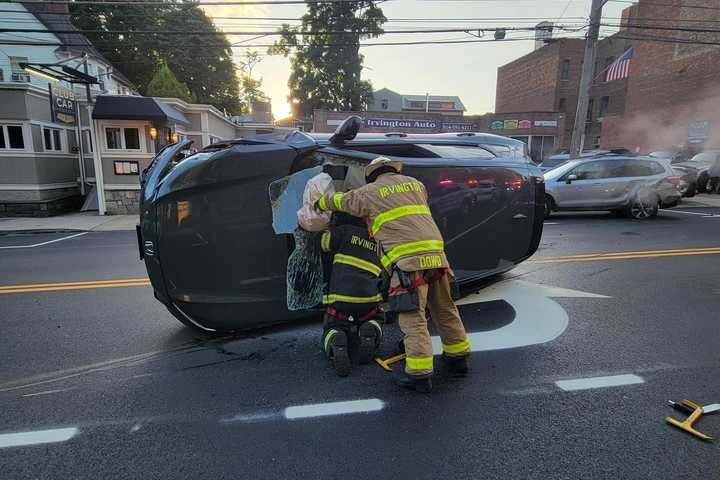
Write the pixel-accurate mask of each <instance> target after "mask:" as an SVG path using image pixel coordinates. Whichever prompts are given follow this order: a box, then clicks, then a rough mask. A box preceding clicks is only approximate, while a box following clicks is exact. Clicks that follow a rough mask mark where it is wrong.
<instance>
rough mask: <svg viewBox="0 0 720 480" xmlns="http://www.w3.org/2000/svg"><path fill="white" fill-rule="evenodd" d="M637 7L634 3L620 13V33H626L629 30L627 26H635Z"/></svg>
mask: <svg viewBox="0 0 720 480" xmlns="http://www.w3.org/2000/svg"><path fill="white" fill-rule="evenodd" d="M638 10H639V5H638V4H637V3H636V4H634V5H630V6H629V7H627V8H626V9H624V10H623V11H622V14H621V17H620V31H621V32H626V31H628V29H629V28H630V27H629V25H632V24H635V23H636V20H637V17H638Z"/></svg>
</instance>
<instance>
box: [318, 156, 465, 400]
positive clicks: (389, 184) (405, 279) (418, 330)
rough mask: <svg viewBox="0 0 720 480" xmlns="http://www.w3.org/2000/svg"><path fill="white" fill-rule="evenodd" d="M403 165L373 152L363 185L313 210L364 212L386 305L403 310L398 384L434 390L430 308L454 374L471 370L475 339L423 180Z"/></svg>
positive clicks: (328, 197)
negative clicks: (454, 288) (386, 279)
mask: <svg viewBox="0 0 720 480" xmlns="http://www.w3.org/2000/svg"><path fill="white" fill-rule="evenodd" d="M401 171H402V162H400V161H396V160H391V159H389V158H385V157H379V158H376V159H375V160H373V161H372V162H371V163H370V164H369V165H368V166H367V167H366V168H365V178H366V180H367V184H366V185H364V186H363V187H360V188H357V189H355V190H351V191H349V192H346V193H335V194H331V193H328V194H326V195H324V196H323V197H321V198H320V199H319V200H318V202H317V203H316V208H318V209H319V210H323V211H325V210H332V211H342V212H346V213H349V214H350V215H354V216H357V217H365V218H366V220H367V224H368V229H369V231H370V234H371V235H372V236H373V238H374V239H375V241H376V243H377V244H378V255H379V256H380V262H381V264H382V266H383V267H384V268H385V269H387V270H388V272H390V273H391V280H390V289H389V291H388V295H389V296H388V303H389V305H390V309H391V310H395V311H397V312H399V324H400V329H401V330H402V332H403V334H404V346H405V353H406V355H407V357H406V359H405V372H404V373H403V374H401V375H398V376H396V377H395V379H396V382H397V383H398V384H399V385H401V386H403V387H406V388H410V389H415V390H417V391H422V392H429V391H430V390H431V389H432V381H431V377H432V374H433V350H432V343H431V341H430V333H429V332H428V325H427V319H426V317H425V310H426V308H427V309H429V310H430V315H431V317H432V319H433V321H434V322H435V324H436V326H437V329H438V332H439V333H440V338H441V339H442V348H443V355H442V360H443V362H444V364H445V366H446V367H447V369H448V370H449V371H450V372H451V373H453V374H455V375H464V374H466V373H467V370H468V366H467V355H468V353H469V352H470V341H469V339H468V337H467V335H466V334H465V328H464V326H463V323H462V320H461V319H460V315H459V313H458V309H457V307H456V306H455V303H454V302H453V300H452V296H451V289H450V281H451V278H450V276H451V275H452V273H451V271H450V268H449V267H450V266H449V264H448V260H447V258H446V256H445V252H444V243H443V239H442V235H441V234H440V230H439V229H438V227H437V225H436V224H435V221H434V220H433V218H432V216H431V214H430V208H429V207H428V203H427V192H426V191H425V186H424V185H423V184H422V182H420V181H418V180H416V179H415V178H412V177H408V176H405V175H402V174H401V173H400V172H401Z"/></svg>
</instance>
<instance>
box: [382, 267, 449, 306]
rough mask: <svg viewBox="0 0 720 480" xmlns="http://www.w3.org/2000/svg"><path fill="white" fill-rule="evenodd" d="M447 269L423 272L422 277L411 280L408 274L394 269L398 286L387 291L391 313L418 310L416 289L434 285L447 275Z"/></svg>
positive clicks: (418, 303) (418, 302)
mask: <svg viewBox="0 0 720 480" xmlns="http://www.w3.org/2000/svg"><path fill="white" fill-rule="evenodd" d="M447 271H448V269H447V268H435V269H432V270H424V271H423V273H422V275H419V276H417V277H416V278H415V279H412V278H411V276H410V273H409V272H404V271H402V270H400V269H399V268H396V269H395V271H394V272H393V274H395V275H397V277H398V281H399V282H400V285H399V286H395V287H390V288H389V289H388V306H389V310H390V311H391V312H414V311H415V310H418V309H419V308H420V297H419V296H418V291H417V289H418V287H420V286H422V285H427V284H430V283H434V282H436V281H438V280H440V278H442V276H443V275H445V274H446V273H447Z"/></svg>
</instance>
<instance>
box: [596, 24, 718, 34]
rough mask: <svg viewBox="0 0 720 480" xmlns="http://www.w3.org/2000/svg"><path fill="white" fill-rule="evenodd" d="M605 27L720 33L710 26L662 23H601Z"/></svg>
mask: <svg viewBox="0 0 720 480" xmlns="http://www.w3.org/2000/svg"><path fill="white" fill-rule="evenodd" d="M600 25H602V26H604V27H621V26H626V27H627V28H628V29H633V30H669V31H677V32H697V33H720V29H708V28H692V27H665V26H661V25H634V24H628V25H620V24H609V23H601V24H600Z"/></svg>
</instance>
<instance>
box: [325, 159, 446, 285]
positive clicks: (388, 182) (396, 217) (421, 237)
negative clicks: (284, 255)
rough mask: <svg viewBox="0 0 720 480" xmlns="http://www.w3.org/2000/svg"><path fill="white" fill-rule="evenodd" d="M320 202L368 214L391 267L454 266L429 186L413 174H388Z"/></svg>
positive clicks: (383, 258)
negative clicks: (430, 201) (430, 199)
mask: <svg viewBox="0 0 720 480" xmlns="http://www.w3.org/2000/svg"><path fill="white" fill-rule="evenodd" d="M318 206H319V208H320V209H321V210H332V211H341V212H347V213H349V214H350V215H354V216H356V217H365V218H366V220H367V222H368V229H369V230H370V233H371V235H372V236H373V238H374V239H375V240H376V241H377V243H378V255H379V256H380V262H381V264H382V266H383V267H384V268H386V269H387V270H388V271H391V270H392V267H393V265H397V267H398V268H399V269H400V270H403V271H405V272H414V271H419V270H430V269H434V268H448V267H449V264H448V261H447V257H446V256H445V245H444V242H443V238H442V235H441V233H440V230H439V229H438V227H437V225H436V224H435V221H434V220H433V218H432V215H431V214H430V208H429V207H428V204H427V192H426V191H425V186H424V185H423V184H422V182H420V181H419V180H417V179H415V178H413V177H408V176H406V175H401V174H399V173H384V174H382V175H380V176H379V177H378V178H377V179H376V180H375V181H374V182H372V183H368V184H367V185H364V186H362V187H360V188H357V189H355V190H350V191H349V192H345V193H334V194H333V193H326V194H325V195H323V196H322V197H320V200H319V201H318Z"/></svg>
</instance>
